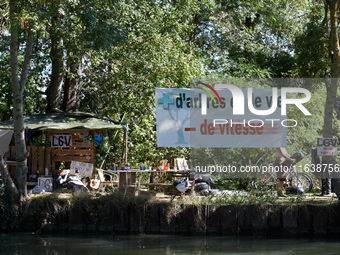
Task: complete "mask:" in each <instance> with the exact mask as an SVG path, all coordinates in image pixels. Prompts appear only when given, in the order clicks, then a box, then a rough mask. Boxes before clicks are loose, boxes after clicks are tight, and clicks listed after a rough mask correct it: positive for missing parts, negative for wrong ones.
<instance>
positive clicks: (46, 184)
mask: <svg viewBox="0 0 340 255" xmlns="http://www.w3.org/2000/svg"><path fill="white" fill-rule="evenodd" d="M38 186H40V187H43V188H44V190H45V191H53V180H52V177H39V178H38Z"/></svg>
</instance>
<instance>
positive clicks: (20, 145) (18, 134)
mask: <svg viewBox="0 0 340 255" xmlns="http://www.w3.org/2000/svg"><path fill="white" fill-rule="evenodd" d="M17 8H18V7H17V1H16V0H11V1H10V22H11V43H10V63H11V80H12V92H13V122H14V138H15V147H16V156H17V158H16V161H17V162H16V172H15V182H16V186H17V189H18V191H19V196H18V197H17V199H18V200H19V201H23V200H25V199H27V198H28V196H27V184H26V178H27V160H26V158H27V152H26V144H25V133H24V131H25V129H24V116H23V92H24V89H25V84H26V79H27V73H28V68H29V65H30V61H31V55H32V47H33V33H32V30H31V27H30V26H31V24H29V22H27V23H26V22H25V23H24V27H25V28H26V30H27V41H26V51H25V58H24V62H23V66H22V71H21V75H20V80H19V78H18V73H19V71H18V50H19V41H18V37H19V31H20V27H19V24H20V23H19V20H18V15H17ZM21 25H22V26H23V24H21ZM12 192H13V193H14V194H15V190H12Z"/></svg>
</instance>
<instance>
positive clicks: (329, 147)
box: [317, 138, 338, 156]
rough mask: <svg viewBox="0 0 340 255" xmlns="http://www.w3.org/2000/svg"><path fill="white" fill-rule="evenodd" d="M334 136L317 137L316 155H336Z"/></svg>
mask: <svg viewBox="0 0 340 255" xmlns="http://www.w3.org/2000/svg"><path fill="white" fill-rule="evenodd" d="M336 145H337V139H336V138H318V144H317V155H318V156H336V155H337V152H338V151H337V147H336Z"/></svg>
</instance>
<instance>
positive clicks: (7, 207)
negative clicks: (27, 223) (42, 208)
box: [0, 186, 19, 231]
mask: <svg viewBox="0 0 340 255" xmlns="http://www.w3.org/2000/svg"><path fill="white" fill-rule="evenodd" d="M0 227H1V230H2V231H8V230H14V229H17V228H18V227H19V209H18V206H17V205H16V204H15V201H14V198H13V196H12V195H11V193H10V191H9V189H8V187H7V186H5V187H4V188H1V189H0Z"/></svg>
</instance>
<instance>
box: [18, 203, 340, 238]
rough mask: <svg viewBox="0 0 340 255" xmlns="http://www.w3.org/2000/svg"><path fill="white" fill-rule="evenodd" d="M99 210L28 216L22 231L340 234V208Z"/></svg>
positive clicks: (78, 206) (171, 206)
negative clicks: (49, 215)
mask: <svg viewBox="0 0 340 255" xmlns="http://www.w3.org/2000/svg"><path fill="white" fill-rule="evenodd" d="M95 208H96V209H95V210H92V209H89V208H88V206H87V207H85V206H84V205H83V204H81V203H79V204H76V205H74V206H73V207H72V208H69V209H68V210H66V211H62V212H60V213H58V214H55V215H54V216H53V217H47V218H45V219H42V218H41V212H35V213H26V215H25V216H24V217H23V221H22V230H23V231H33V232H36V231H49V232H55V233H70V232H78V233H79V232H82V233H88V234H93V233H114V234H118V233H126V234H130V233H131V234H132V233H134V234H140V233H142V234H144V233H145V234H190V235H209V234H218V235H255V236H287V237H294V236H306V237H308V236H318V235H320V236H330V235H334V234H340V207H339V206H338V205H328V206H318V205H296V206H290V205H224V206H218V205H202V206H195V205H183V204H145V205H136V204H126V205H125V206H116V205H110V206H107V207H101V206H98V205H96V207H95Z"/></svg>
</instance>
